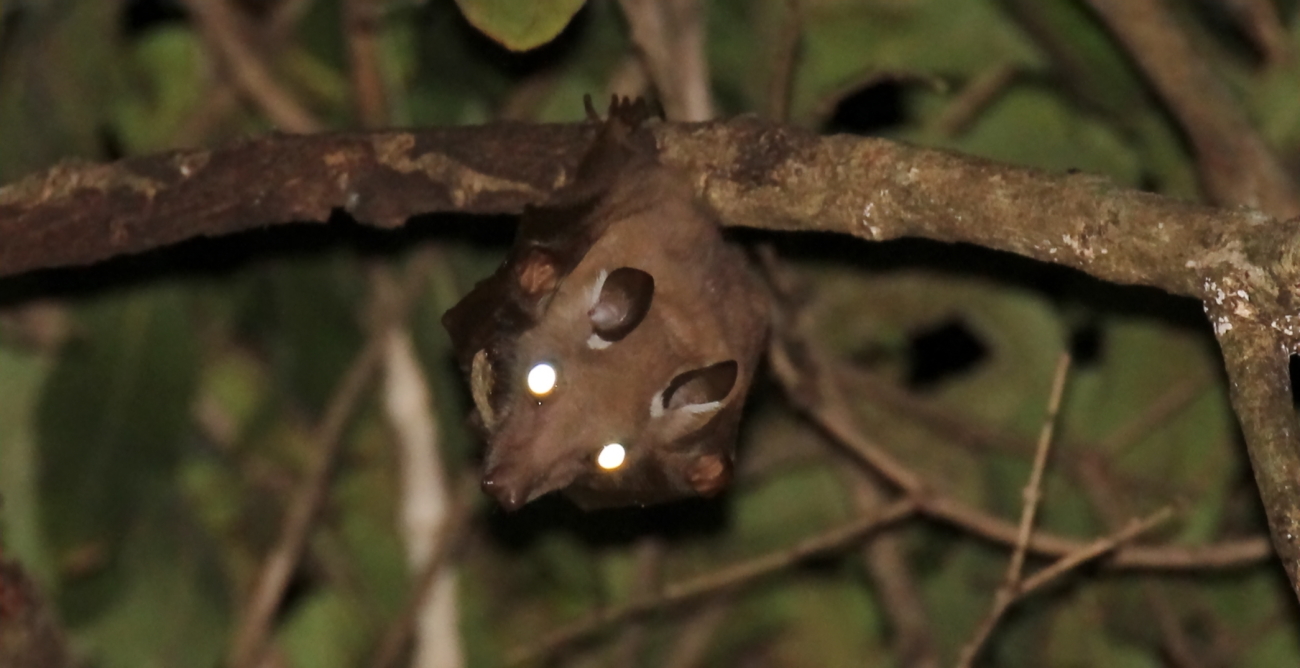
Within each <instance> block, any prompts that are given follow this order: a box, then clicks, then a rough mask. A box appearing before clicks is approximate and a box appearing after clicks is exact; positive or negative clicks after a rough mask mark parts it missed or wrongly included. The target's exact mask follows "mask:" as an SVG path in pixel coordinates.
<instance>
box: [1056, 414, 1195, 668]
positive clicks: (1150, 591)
mask: <svg viewBox="0 0 1300 668" xmlns="http://www.w3.org/2000/svg"><path fill="white" fill-rule="evenodd" d="M1148 412H1149V411H1148ZM1117 431H1122V428H1121V430H1117ZM1107 452H1109V450H1107ZM1108 464H1109V460H1107V459H1104V458H1102V457H1090V458H1088V459H1086V460H1084V461H1083V462H1081V466H1080V467H1079V468H1080V480H1081V482H1082V487H1083V491H1084V494H1086V495H1087V496H1088V499H1089V501H1091V502H1092V505H1093V507H1094V508H1096V509H1097V511H1098V512H1099V513H1100V514H1101V516H1102V517H1103V518H1105V520H1106V524H1107V526H1108V527H1109V528H1110V530H1111V531H1114V530H1116V529H1118V528H1120V527H1121V526H1122V525H1123V523H1124V517H1127V516H1128V513H1127V512H1126V511H1125V510H1124V502H1123V500H1122V495H1121V494H1120V493H1119V490H1117V489H1116V485H1115V484H1114V483H1113V482H1112V479H1111V475H1110V469H1109V466H1108ZM1158 584H1159V583H1158V582H1155V581H1152V580H1144V581H1142V582H1139V583H1138V586H1139V587H1140V589H1141V592H1142V598H1143V599H1144V601H1145V603H1146V606H1147V608H1148V609H1149V610H1150V611H1151V616H1152V617H1153V618H1154V619H1155V622H1156V627H1157V628H1159V629H1160V636H1161V639H1162V642H1163V646H1164V650H1165V653H1166V654H1168V656H1169V660H1170V663H1172V664H1173V665H1175V666H1177V667H1178V668H1201V667H1202V666H1207V665H1209V664H1208V663H1207V662H1206V661H1204V660H1202V658H1201V657H1200V655H1199V654H1198V653H1197V651H1196V650H1195V649H1194V648H1193V647H1192V643H1191V639H1190V638H1189V637H1188V635H1187V633H1185V632H1184V631H1183V629H1182V624H1181V622H1180V621H1179V618H1178V611H1177V610H1175V609H1174V605H1173V604H1172V603H1171V602H1170V601H1169V598H1168V597H1167V596H1165V595H1164V592H1163V591H1162V590H1161V589H1160V587H1159V586H1158Z"/></svg>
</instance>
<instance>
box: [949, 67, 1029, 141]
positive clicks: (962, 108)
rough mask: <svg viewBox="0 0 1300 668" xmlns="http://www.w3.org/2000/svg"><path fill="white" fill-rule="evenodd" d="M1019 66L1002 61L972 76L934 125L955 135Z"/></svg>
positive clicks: (1012, 79) (1008, 82)
mask: <svg viewBox="0 0 1300 668" xmlns="http://www.w3.org/2000/svg"><path fill="white" fill-rule="evenodd" d="M1019 73H1020V70H1019V69H1018V68H1017V67H1016V65H1015V64H1013V63H1001V64H998V65H994V66H993V67H989V68H986V69H985V70H984V71H983V72H980V73H979V74H978V75H976V76H975V78H974V79H971V80H970V82H968V83H967V84H966V85H965V86H964V87H963V88H962V89H961V92H960V93H958V94H957V96H956V98H955V99H953V101H952V102H950V103H949V104H948V107H947V108H946V109H944V110H943V113H942V114H940V115H939V118H938V119H936V120H935V121H934V127H935V129H937V130H938V131H939V133H940V134H942V135H944V136H946V137H956V136H957V135H960V134H961V133H963V132H965V131H966V129H967V128H969V127H970V125H971V123H972V122H974V121H975V119H976V118H978V117H979V115H980V112H982V111H984V110H985V109H987V108H988V106H989V105H990V104H991V103H992V102H993V101H994V100H996V99H997V98H998V95H1001V94H1002V92H1003V91H1005V90H1006V89H1007V87H1008V86H1010V85H1011V84H1012V83H1013V82H1015V79H1016V75H1018V74H1019Z"/></svg>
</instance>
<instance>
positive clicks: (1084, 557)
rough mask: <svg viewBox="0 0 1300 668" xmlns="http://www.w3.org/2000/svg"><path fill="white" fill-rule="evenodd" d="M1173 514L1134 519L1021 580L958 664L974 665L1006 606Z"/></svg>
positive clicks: (963, 667) (963, 666)
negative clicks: (1121, 527)
mask: <svg viewBox="0 0 1300 668" xmlns="http://www.w3.org/2000/svg"><path fill="white" fill-rule="evenodd" d="M1173 516H1174V512H1173V509H1172V508H1163V509H1161V510H1159V511H1158V512H1156V513H1155V514H1153V515H1151V516H1150V517H1148V518H1146V519H1143V520H1134V521H1133V522H1130V523H1129V525H1128V526H1126V527H1124V528H1123V529H1122V530H1120V531H1117V532H1115V533H1114V534H1111V535H1110V536H1107V537H1105V538H1100V539H1098V540H1096V541H1093V542H1092V543H1091V544H1089V545H1087V546H1086V547H1083V548H1081V549H1079V550H1077V551H1075V552H1073V553H1071V554H1068V555H1066V556H1064V557H1061V558H1060V559H1058V560H1057V561H1056V562H1055V563H1053V564H1052V565H1050V566H1048V567H1046V568H1044V569H1042V570H1040V571H1038V572H1037V573H1034V574H1033V575H1031V576H1030V577H1028V578H1026V579H1025V580H1024V581H1022V582H1021V583H1020V585H1019V587H1017V589H1016V590H1015V592H1014V594H1013V595H1012V596H1011V597H1010V598H1008V599H1006V600H1005V601H1004V600H1002V599H1001V597H999V600H998V603H997V605H996V606H995V608H994V613H995V614H990V615H989V616H988V617H986V618H985V619H984V621H983V622H982V623H981V625H980V627H979V629H978V630H977V631H976V633H975V635H974V636H973V637H972V638H971V640H970V641H969V642H967V643H966V645H965V646H964V647H962V652H961V658H960V659H959V660H958V662H957V665H958V666H960V667H961V668H968V667H969V666H970V665H972V663H973V662H974V661H975V659H976V658H977V657H978V656H979V653H980V651H981V650H982V649H983V648H984V645H985V643H986V642H987V641H988V638H989V636H990V635H991V634H992V633H993V629H994V628H996V626H997V622H998V620H1000V619H1001V618H1002V615H1003V614H1005V612H1006V610H1007V609H1008V608H1010V607H1011V605H1012V604H1013V603H1015V602H1016V601H1017V600H1020V599H1023V598H1025V597H1027V596H1028V595H1029V594H1031V593H1033V592H1035V591H1037V590H1039V589H1041V588H1042V587H1044V586H1046V585H1048V584H1050V583H1051V582H1054V581H1056V580H1058V579H1060V578H1061V577H1063V576H1064V575H1065V574H1067V573H1069V572H1071V571H1073V570H1074V569H1076V568H1078V567H1080V566H1082V565H1083V564H1086V563H1088V562H1090V561H1092V560H1094V559H1097V558H1098V557H1100V556H1102V555H1104V554H1107V553H1110V552H1113V551H1115V550H1116V549H1117V548H1119V546H1121V545H1123V544H1125V543H1128V542H1131V541H1132V540H1134V539H1135V538H1137V537H1138V536H1140V535H1142V534H1143V533H1146V532H1148V531H1150V530H1152V529H1154V528H1155V527H1157V526H1159V525H1161V524H1163V523H1164V522H1167V521H1169V519H1170V518H1172V517H1173Z"/></svg>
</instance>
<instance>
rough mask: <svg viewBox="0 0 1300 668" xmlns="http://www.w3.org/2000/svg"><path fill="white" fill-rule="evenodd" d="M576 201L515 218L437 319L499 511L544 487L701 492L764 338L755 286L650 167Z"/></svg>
mask: <svg viewBox="0 0 1300 668" xmlns="http://www.w3.org/2000/svg"><path fill="white" fill-rule="evenodd" d="M581 208H582V210H583V211H584V213H583V214H582V215H581V216H579V217H577V218H575V219H573V220H571V221H568V224H567V226H566V225H565V224H563V221H562V222H561V223H560V224H558V225H557V224H556V223H555V220H556V216H555V215H547V214H546V212H545V211H542V212H540V215H536V214H538V212H534V214H535V215H534V216H533V217H532V218H531V219H530V218H528V217H526V218H525V221H524V224H523V226H521V229H520V234H519V237H518V238H517V239H516V241H515V249H514V251H513V252H512V254H511V257H510V258H509V259H508V260H507V262H506V263H505V264H504V265H502V267H501V268H500V269H499V270H498V271H497V273H496V274H494V275H493V276H492V277H491V278H489V279H488V280H486V281H484V282H483V283H480V284H479V285H478V286H477V287H476V288H475V289H474V291H473V292H471V293H470V294H469V295H467V296H466V297H465V299H464V300H462V302H461V303H460V304H458V305H457V306H456V307H454V308H453V309H452V310H451V311H449V312H448V313H447V315H446V316H445V317H444V322H445V323H446V325H447V328H448V331H449V332H451V334H452V339H453V342H454V343H455V345H456V348H457V352H458V356H459V358H460V360H461V363H462V367H465V368H466V371H467V372H468V375H469V377H470V385H471V390H472V392H473V395H474V401H475V407H476V417H477V421H478V422H479V424H480V425H481V427H482V428H483V431H484V432H485V434H486V437H487V441H488V449H487V456H486V462H485V470H484V476H483V487H484V490H485V491H487V492H488V493H490V494H492V495H493V496H494V497H496V498H497V500H498V501H499V502H500V503H501V505H502V506H504V507H505V508H508V509H515V508H518V507H520V506H522V505H523V504H525V503H527V502H529V501H531V500H533V499H535V498H537V497H538V496H541V495H542V494H545V493H547V492H551V491H555V490H564V491H565V493H566V494H567V495H568V496H569V497H570V498H571V499H573V500H574V501H575V502H577V503H578V504H579V505H581V506H583V507H585V508H593V507H602V506H616V505H629V504H649V503H658V502H662V501H668V500H672V499H677V498H682V497H686V496H693V495H704V496H708V495H712V494H715V493H717V492H718V491H720V490H721V489H723V488H724V487H725V486H726V484H727V482H728V481H729V480H730V477H731V469H732V460H733V452H734V445H735V432H736V428H737V424H738V421H739V416H740V409H741V406H742V403H743V400H744V394H745V392H746V391H747V388H748V387H749V384H750V382H751V380H752V376H753V368H754V366H755V363H756V359H757V357H758V355H759V353H760V351H761V348H762V343H763V341H764V338H765V331H766V318H765V313H766V309H765V306H764V301H763V298H762V296H761V291H760V290H758V289H757V287H756V285H755V284H754V279H753V277H752V276H751V275H750V273H749V272H748V270H747V268H746V267H745V265H744V262H743V259H742V258H741V256H740V255H739V253H738V252H737V251H736V250H735V249H733V248H730V247H728V246H727V245H726V244H725V242H724V241H723V239H722V237H721V234H720V232H719V230H718V228H717V225H716V223H714V221H713V220H712V219H711V218H710V217H709V216H708V215H707V214H706V213H705V212H704V211H703V210H702V209H701V208H700V207H699V206H698V205H697V204H696V203H695V201H694V199H693V194H692V193H691V191H690V189H689V188H688V187H686V186H685V185H683V184H682V183H681V182H680V181H679V180H677V179H676V177H675V176H673V175H672V174H670V173H668V172H667V171H666V170H664V169H663V168H660V167H658V166H657V165H651V166H646V165H644V164H643V165H641V166H640V167H639V168H637V169H630V170H628V171H627V172H626V173H625V174H624V175H623V176H622V177H620V178H616V179H613V180H612V181H611V182H610V183H609V184H608V186H607V187H605V188H603V189H601V190H600V191H599V192H598V193H597V195H596V197H595V203H594V204H592V205H590V206H585V207H581ZM557 230H561V231H557Z"/></svg>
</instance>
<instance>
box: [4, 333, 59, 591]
mask: <svg viewBox="0 0 1300 668" xmlns="http://www.w3.org/2000/svg"><path fill="white" fill-rule="evenodd" d="M49 369H50V364H49V362H48V360H45V359H42V358H40V357H37V356H35V355H24V354H21V353H18V352H15V351H11V350H8V349H5V348H0V546H3V548H4V553H5V554H6V555H8V556H9V557H10V558H13V557H17V558H18V559H19V560H20V561H22V562H24V567H25V568H26V569H27V571H28V573H29V574H31V575H32V576H33V577H35V578H36V579H37V580H38V581H40V582H42V583H48V582H49V581H50V580H51V577H52V573H50V572H49V570H50V569H49V561H48V559H46V558H45V553H44V550H43V547H44V546H43V543H42V540H41V532H40V526H39V525H38V521H39V503H40V500H39V498H38V493H37V486H36V470H37V459H38V452H37V450H36V438H35V434H34V433H33V432H32V424H31V421H30V419H29V418H28V416H30V415H31V411H32V406H33V405H34V404H35V403H36V398H37V396H38V391H39V389H40V385H41V381H42V380H43V379H44V378H45V377H46V374H47V373H48V372H49Z"/></svg>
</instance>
